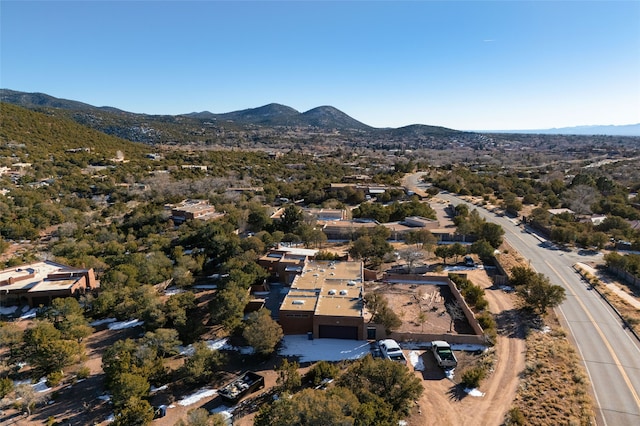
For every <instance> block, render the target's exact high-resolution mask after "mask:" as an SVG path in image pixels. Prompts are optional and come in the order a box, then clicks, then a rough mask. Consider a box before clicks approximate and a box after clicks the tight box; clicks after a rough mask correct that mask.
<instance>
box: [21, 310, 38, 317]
mask: <svg viewBox="0 0 640 426" xmlns="http://www.w3.org/2000/svg"><path fill="white" fill-rule="evenodd" d="M37 312H38V308H33V309H29V310H28V311H27V312H25V313H24V314H22V315H20V319H29V318H35V317H36V313H37Z"/></svg>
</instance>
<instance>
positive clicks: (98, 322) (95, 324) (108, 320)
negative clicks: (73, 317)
mask: <svg viewBox="0 0 640 426" xmlns="http://www.w3.org/2000/svg"><path fill="white" fill-rule="evenodd" d="M116 321H118V320H117V319H115V318H104V319H101V320H96V321H93V322H92V323H90V324H89V325H90V326H91V327H98V326H100V325H103V324H110V323H112V322H116Z"/></svg>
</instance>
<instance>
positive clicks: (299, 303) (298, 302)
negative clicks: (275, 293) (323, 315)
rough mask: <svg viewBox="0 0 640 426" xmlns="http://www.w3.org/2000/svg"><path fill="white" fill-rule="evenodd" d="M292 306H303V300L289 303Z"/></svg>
mask: <svg viewBox="0 0 640 426" xmlns="http://www.w3.org/2000/svg"><path fill="white" fill-rule="evenodd" d="M291 304H292V305H304V300H294V301H293V302H291Z"/></svg>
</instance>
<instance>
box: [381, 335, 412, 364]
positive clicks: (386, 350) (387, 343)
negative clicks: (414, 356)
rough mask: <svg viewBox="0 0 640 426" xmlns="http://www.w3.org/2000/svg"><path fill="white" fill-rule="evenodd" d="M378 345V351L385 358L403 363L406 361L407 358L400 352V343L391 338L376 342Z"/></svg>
mask: <svg viewBox="0 0 640 426" xmlns="http://www.w3.org/2000/svg"><path fill="white" fill-rule="evenodd" d="M378 346H379V347H380V352H381V353H382V357H383V358H386V359H390V360H392V361H398V362H401V363H403V364H406V363H407V359H406V358H405V357H404V354H403V353H402V349H400V345H398V342H396V341H395V340H393V339H384V340H380V341H379V342H378Z"/></svg>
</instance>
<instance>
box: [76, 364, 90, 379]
mask: <svg viewBox="0 0 640 426" xmlns="http://www.w3.org/2000/svg"><path fill="white" fill-rule="evenodd" d="M90 374H91V370H90V369H89V367H87V366H86V365H83V366H82V367H80V368H79V369H78V371H77V372H76V376H77V377H78V379H86V378H87V377H89V375H90Z"/></svg>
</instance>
